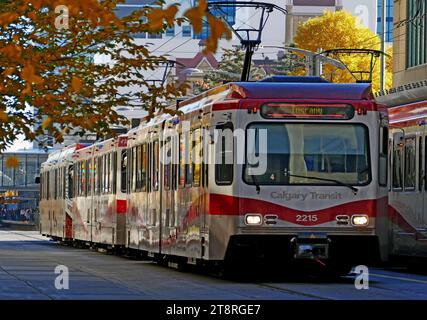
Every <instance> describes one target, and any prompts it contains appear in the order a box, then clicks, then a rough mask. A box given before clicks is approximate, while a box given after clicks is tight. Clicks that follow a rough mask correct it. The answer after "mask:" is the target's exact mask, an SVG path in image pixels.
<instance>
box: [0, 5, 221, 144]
mask: <svg viewBox="0 0 427 320" xmlns="http://www.w3.org/2000/svg"><path fill="white" fill-rule="evenodd" d="M121 2H123V0H119V1H118V0H102V1H99V0H85V1H76V0H20V1H13V0H0V3H1V5H0V28H2V40H1V41H0V60H1V69H0V91H1V93H3V94H6V93H7V95H10V96H13V97H16V99H14V103H13V107H12V108H11V109H13V110H10V112H9V109H6V107H9V106H5V105H4V103H3V104H2V102H1V101H0V110H7V112H6V111H5V114H4V115H3V114H2V115H0V122H2V121H3V122H2V123H5V121H7V125H3V126H0V151H2V150H4V149H5V148H6V147H7V146H8V145H10V144H11V143H13V142H14V141H15V140H16V139H17V137H19V136H21V135H24V136H25V137H26V138H27V139H29V140H34V139H35V138H37V137H38V136H41V135H45V134H46V132H45V129H48V130H49V131H50V132H49V134H50V135H51V136H53V137H54V139H55V140H57V141H58V140H61V139H63V137H62V136H61V134H55V132H56V128H64V127H67V128H69V130H71V132H72V131H73V130H74V129H75V128H77V130H82V131H87V132H90V133H93V134H97V135H98V136H106V135H107V134H111V125H110V124H112V123H114V124H117V125H118V126H121V125H123V126H129V121H127V120H126V119H125V118H124V117H122V116H119V115H118V114H117V113H116V111H115V110H117V108H118V107H120V106H127V105H132V106H134V107H135V108H141V109H143V110H144V109H145V110H146V111H148V112H149V113H150V115H155V114H156V113H157V112H163V110H164V108H165V107H164V104H163V102H164V101H174V100H175V99H176V98H177V97H181V96H182V95H184V94H185V91H186V90H185V84H174V85H165V86H162V87H159V88H153V86H152V85H151V82H149V81H147V80H148V79H147V77H149V75H150V74H152V72H153V71H154V70H157V69H159V70H160V68H163V67H164V66H163V62H164V61H165V60H166V57H165V56H158V55H157V54H154V53H153V52H150V50H149V48H147V46H145V45H141V43H140V42H138V41H134V35H135V34H138V33H141V32H159V31H160V32H161V31H162V30H163V29H164V27H166V26H172V25H174V24H178V25H180V24H181V23H182V22H183V21H190V23H191V24H193V27H194V30H195V32H200V31H201V29H202V26H203V24H204V22H203V20H202V19H208V14H209V13H208V11H207V0H202V1H200V2H198V3H197V4H196V5H194V7H191V8H189V10H187V11H186V12H184V13H179V10H178V8H179V7H178V5H177V4H172V5H164V7H163V8H159V7H156V8H143V9H141V10H138V13H135V14H134V15H129V16H128V17H118V16H117V14H116V13H117V11H116V7H117V4H118V3H121ZM57 5H64V6H67V7H68V9H69V18H70V21H69V22H70V24H69V29H67V30H66V31H64V30H61V32H58V29H57V28H55V21H56V20H55V19H56V18H57V17H58V14H55V12H54V10H52V9H54V8H55V7H56V6H57ZM43 8H48V9H49V10H44V9H43ZM15 21H19V24H13V22H15ZM141 21H144V22H143V23H141ZM209 23H210V24H212V27H211V30H212V32H210V38H212V39H210V40H208V41H209V44H208V47H209V49H210V50H214V49H215V48H216V45H217V40H218V39H214V37H218V38H220V37H223V36H224V34H225V33H224V29H223V27H222V26H221V25H220V24H218V23H217V22H216V21H215V20H212V19H210V22H209ZM4 25H7V27H2V26H4ZM226 32H227V31H226ZM97 55H99V56H105V57H108V60H109V61H114V63H94V60H95V57H96V56H97ZM161 70H163V69H161ZM168 84H170V83H168ZM127 88H132V90H127ZM123 89H125V90H123ZM77 93H78V94H77ZM29 105H30V106H32V107H34V110H37V112H35V113H32V112H27V111H26V110H27V109H28V106H29ZM6 117H7V118H6ZM46 118H50V120H46ZM36 123H44V124H43V126H42V125H40V126H35V124H36ZM11 124H13V125H11ZM58 130H60V129H58Z"/></svg>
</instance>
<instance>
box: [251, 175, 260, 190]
mask: <svg viewBox="0 0 427 320" xmlns="http://www.w3.org/2000/svg"><path fill="white" fill-rule="evenodd" d="M251 177H252V182H253V183H254V185H255V188H256V193H257V194H259V193H260V192H261V187H260V186H259V183H258V181H257V180H256V179H255V175H254V174H251Z"/></svg>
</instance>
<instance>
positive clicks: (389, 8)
mask: <svg viewBox="0 0 427 320" xmlns="http://www.w3.org/2000/svg"><path fill="white" fill-rule="evenodd" d="M385 2H386V20H385V25H386V28H385V29H386V37H385V41H386V42H393V2H394V0H385ZM382 16H383V9H382V1H381V0H377V34H378V35H381V33H382V30H381V20H382Z"/></svg>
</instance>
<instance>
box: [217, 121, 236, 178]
mask: <svg viewBox="0 0 427 320" xmlns="http://www.w3.org/2000/svg"><path fill="white" fill-rule="evenodd" d="M233 128H234V127H233V123H232V122H227V123H225V124H220V125H217V126H216V130H217V131H218V141H217V143H216V155H215V182H216V184H217V185H230V184H232V183H233V174H234V172H233V165H234V164H233V159H234V157H233V148H234V137H233Z"/></svg>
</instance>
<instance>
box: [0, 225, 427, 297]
mask: <svg viewBox="0 0 427 320" xmlns="http://www.w3.org/2000/svg"><path fill="white" fill-rule="evenodd" d="M58 265H65V266H67V267H68V268H69V276H70V280H69V289H68V290H57V289H56V288H55V285H54V283H55V278H56V277H57V276H58V275H57V274H55V273H54V269H55V267H56V266H58ZM399 271H400V272H399ZM402 271H404V270H394V271H390V270H380V269H371V270H370V272H371V274H370V288H369V290H357V289H356V288H355V286H354V277H352V276H348V277H343V278H341V279H338V280H337V281H334V282H331V281H329V282H326V281H321V280H316V279H306V280H292V279H289V280H286V281H283V280H277V281H272V282H259V283H250V282H235V281H227V280H223V279H219V278H217V277H214V276H209V275H205V274H203V273H188V272H179V271H176V270H174V269H170V268H167V267H163V266H158V265H157V264H155V263H153V262H150V261H144V260H132V259H127V258H124V257H118V256H114V255H108V254H105V253H99V252H95V251H90V250H88V249H76V248H71V247H64V246H60V245H58V244H56V243H54V242H52V241H49V240H47V239H46V238H45V237H42V236H40V235H39V234H38V233H37V232H29V231H4V230H3V231H0V299H225V300H240V299H245V300H246V299H250V300H260V299H272V300H276V299H279V300H306V299H368V300H373V299H427V275H419V274H411V273H404V272H402Z"/></svg>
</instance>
